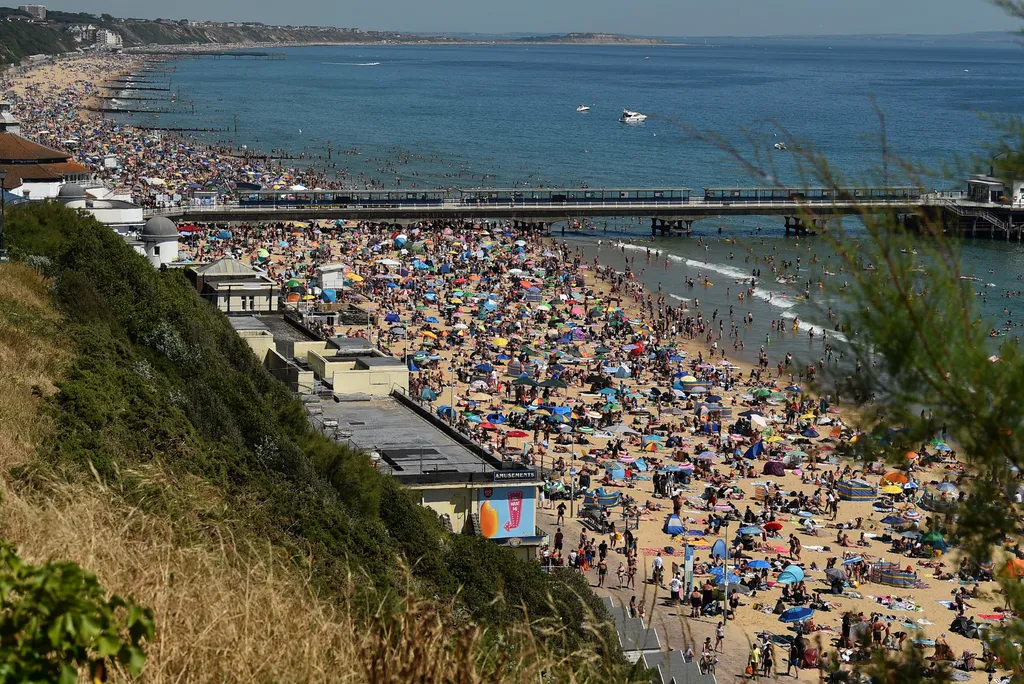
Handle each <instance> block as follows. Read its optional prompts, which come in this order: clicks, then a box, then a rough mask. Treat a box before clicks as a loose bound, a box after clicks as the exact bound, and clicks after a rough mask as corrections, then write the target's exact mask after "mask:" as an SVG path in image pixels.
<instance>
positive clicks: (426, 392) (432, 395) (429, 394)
mask: <svg viewBox="0 0 1024 684" xmlns="http://www.w3.org/2000/svg"><path fill="white" fill-rule="evenodd" d="M420 399H423V400H424V401H434V400H435V399H437V393H436V392H434V390H432V389H430V388H429V387H424V388H423V389H422V390H420Z"/></svg>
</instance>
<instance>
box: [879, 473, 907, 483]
mask: <svg viewBox="0 0 1024 684" xmlns="http://www.w3.org/2000/svg"><path fill="white" fill-rule="evenodd" d="M882 480H884V481H886V482H896V483H899V484H906V483H907V482H909V481H910V478H908V477H907V476H906V475H905V474H903V473H900V472H897V471H895V470H894V471H892V472H889V473H886V474H885V475H883V476H882Z"/></svg>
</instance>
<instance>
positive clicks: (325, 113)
mask: <svg viewBox="0 0 1024 684" xmlns="http://www.w3.org/2000/svg"><path fill="white" fill-rule="evenodd" d="M284 52H285V53H286V55H287V58H286V59H285V60H281V61H257V60H245V59H239V60H235V59H222V60H194V61H181V62H178V63H177V65H176V71H175V73H174V74H173V79H172V85H173V86H174V87H175V88H177V87H180V88H181V99H182V101H183V103H188V102H193V103H194V104H195V108H196V114H195V115H194V116H191V115H190V116H187V117H174V116H168V115H163V116H162V119H161V120H162V121H163V122H165V123H168V120H171V123H175V124H177V125H191V126H196V125H200V126H203V127H218V128H223V127H231V128H232V132H230V133H227V134H207V136H206V138H207V139H210V140H233V141H236V142H237V143H238V144H247V145H249V146H250V147H252V146H256V147H259V148H261V149H264V150H266V149H271V148H275V149H276V148H284V149H287V150H289V151H291V152H292V153H299V152H302V151H306V152H307V153H309V154H314V155H320V154H325V151H326V141H328V140H330V141H332V146H333V147H334V149H335V150H338V149H351V148H358V149H359V150H360V152H361V155H360V156H359V157H343V158H342V160H343V161H345V162H347V164H346V166H348V167H349V168H351V169H352V170H353V171H354V172H355V173H359V172H363V173H367V174H372V175H373V176H375V177H377V178H379V179H381V180H383V181H384V182H386V183H387V184H388V185H394V184H395V183H396V182H397V181H396V177H399V178H401V182H402V184H403V187H407V186H408V185H409V184H411V183H413V182H416V183H418V184H419V186H420V187H423V186H429V187H437V186H453V185H454V186H466V185H476V184H479V183H481V179H482V176H483V174H488V176H489V177H488V179H487V181H486V184H487V185H491V186H510V185H512V184H514V183H517V182H530V183H532V184H534V185H538V184H542V183H543V184H554V185H579V184H581V183H587V184H589V185H590V186H591V187H598V186H605V187H610V186H612V187H614V186H617V187H632V186H641V187H651V186H663V187H692V188H702V187H705V186H708V185H718V186H721V185H750V184H752V183H753V180H752V178H751V176H750V174H749V173H748V172H747V171H746V169H745V168H743V167H742V166H741V165H740V164H738V163H736V162H735V161H734V160H732V159H731V158H730V157H729V156H728V155H727V154H726V153H724V152H723V151H722V150H721V149H719V148H718V147H716V146H715V145H712V144H709V143H707V142H700V141H697V140H694V139H693V137H692V136H691V135H689V133H688V131H689V130H696V131H700V132H703V133H709V134H715V135H720V136H723V137H724V138H725V139H726V140H728V141H729V142H730V143H731V144H733V145H735V146H736V148H737V149H738V150H739V151H740V152H741V153H743V154H744V155H745V156H748V155H750V154H751V153H752V150H753V147H754V144H755V143H756V144H757V145H760V146H765V145H767V146H769V147H770V146H771V144H772V143H774V142H776V141H778V140H785V139H786V138H787V137H788V136H787V135H785V134H783V133H782V131H783V130H785V131H788V132H790V134H791V136H793V137H798V138H801V139H806V140H808V141H811V142H813V144H814V145H815V146H816V147H817V148H819V149H820V150H821V152H823V153H824V154H825V155H827V156H828V158H829V159H830V161H831V162H832V164H833V166H834V167H835V168H836V169H838V170H839V171H840V172H841V173H842V174H843V176H844V177H847V178H849V179H850V180H851V181H866V180H873V179H874V180H877V178H878V174H877V173H873V172H874V171H875V170H877V169H878V168H879V167H880V165H881V154H880V132H881V130H882V129H881V123H880V121H879V118H878V116H877V115H876V113H875V110H876V108H877V110H878V111H879V112H881V113H883V114H884V116H885V131H886V134H887V137H888V141H889V144H890V147H891V149H892V151H893V152H894V153H896V154H898V155H901V156H904V157H907V158H909V159H913V160H914V161H916V162H918V163H922V164H926V165H929V166H932V167H936V166H938V165H940V164H946V163H950V162H951V161H952V159H953V157H954V155H957V154H959V155H971V154H973V153H975V152H977V151H978V146H979V144H980V143H983V142H984V141H985V140H986V139H988V138H990V136H991V131H990V129H989V128H988V126H987V125H986V124H985V123H983V122H982V121H981V120H980V119H979V116H978V112H989V113H1015V112H1020V111H1022V110H1024V75H1022V73H1021V69H1020V65H1021V61H1022V57H1024V50H1022V49H1021V48H1020V47H1018V46H1016V45H1014V44H995V45H985V44H980V45H969V44H967V45H956V44H954V45H950V46H946V45H936V44H929V45H918V44H915V43H912V42H886V41H871V40H864V41H848V40H847V41H836V44H835V45H831V44H830V43H829V42H828V41H827V40H804V41H797V40H791V41H783V40H765V41H761V42H758V41H756V40H744V41H732V42H729V41H725V42H717V43H714V44H709V45H704V44H697V45H691V46H651V47H648V46H606V47H603V46H566V45H562V46H558V45H551V46H537V45H531V46H508V45H494V46H391V47H381V46H372V47H312V48H297V49H287V50H285V51H284ZM371 63H373V65H372V66H363V65H367V64H371ZM579 104H586V105H589V106H590V107H591V110H590V112H587V113H585V114H579V113H577V112H576V106H577V105H579ZM623 108H629V109H632V110H637V111H640V112H643V113H646V114H649V115H652V118H651V119H649V120H648V121H647V122H646V123H645V124H643V125H640V126H627V125H623V124H620V123H618V121H617V119H618V116H619V114H620V113H621V111H622V109H623ZM235 115H237V121H238V133H237V135H236V134H235V133H234V132H233V126H234V121H235V119H234V117H235ZM655 117H656V118H655ZM300 130H301V133H300V132H299V131H300ZM788 142H789V143H790V144H791V145H792V140H788ZM399 152H400V153H401V154H402V155H410V156H411V158H410V159H408V163H404V162H403V163H400V164H395V165H394V168H395V169H396V172H395V173H391V172H380V171H379V170H380V169H382V168H387V167H388V166H390V165H391V164H388V163H387V162H385V161H384V160H390V162H391V163H392V164H393V163H394V162H395V160H396V159H398V158H399V156H398V155H399ZM769 161H770V162H771V163H773V164H775V165H777V166H778V171H777V174H776V175H777V176H778V177H779V178H780V179H781V180H782V181H783V182H792V183H796V182H797V181H798V180H799V178H798V175H797V173H796V172H795V171H794V169H793V163H792V162H793V157H792V155H787V154H773V155H770V159H769ZM413 172H418V173H419V176H418V177H413V176H412V175H411V174H412V173H413Z"/></svg>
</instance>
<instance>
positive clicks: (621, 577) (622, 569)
mask: <svg viewBox="0 0 1024 684" xmlns="http://www.w3.org/2000/svg"><path fill="white" fill-rule="evenodd" d="M615 574H616V575H618V577H619V589H621V588H622V580H624V579H625V578H626V566H625V565H623V564H622V561H619V569H618V570H616V571H615Z"/></svg>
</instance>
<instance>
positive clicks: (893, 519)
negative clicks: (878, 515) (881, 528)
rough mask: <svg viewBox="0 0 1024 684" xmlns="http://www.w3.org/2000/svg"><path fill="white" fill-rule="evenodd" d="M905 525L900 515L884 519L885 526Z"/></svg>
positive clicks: (888, 516)
mask: <svg viewBox="0 0 1024 684" xmlns="http://www.w3.org/2000/svg"><path fill="white" fill-rule="evenodd" d="M902 523H903V518H901V517H899V516H898V515H887V516H885V517H884V518H882V524H883V525H900V524H902Z"/></svg>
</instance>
